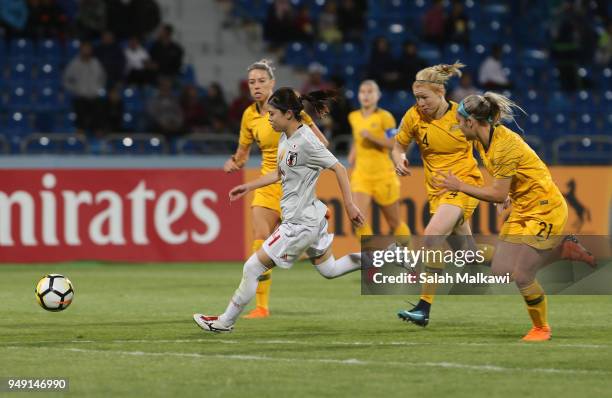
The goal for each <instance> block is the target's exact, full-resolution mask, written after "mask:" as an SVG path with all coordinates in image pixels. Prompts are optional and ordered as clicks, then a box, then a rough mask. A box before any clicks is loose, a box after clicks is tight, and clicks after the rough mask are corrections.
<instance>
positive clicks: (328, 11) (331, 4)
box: [318, 0, 342, 43]
mask: <svg viewBox="0 0 612 398" xmlns="http://www.w3.org/2000/svg"><path fill="white" fill-rule="evenodd" d="M318 31H319V40H321V41H324V42H326V43H339V42H341V41H342V32H341V31H340V29H339V27H338V5H337V4H336V2H335V1H333V0H328V1H327V2H325V6H324V7H323V11H321V14H319V24H318Z"/></svg>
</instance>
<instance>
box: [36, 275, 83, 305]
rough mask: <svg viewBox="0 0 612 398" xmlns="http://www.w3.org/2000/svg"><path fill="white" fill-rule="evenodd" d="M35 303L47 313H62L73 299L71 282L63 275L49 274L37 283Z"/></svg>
mask: <svg viewBox="0 0 612 398" xmlns="http://www.w3.org/2000/svg"><path fill="white" fill-rule="evenodd" d="M34 292H35V293H36V301H38V304H40V306H41V307H43V308H44V309H45V310H47V311H54V312H55V311H63V310H65V309H66V308H68V306H69V305H70V303H72V300H73V298H74V288H73V287H72V282H70V280H69V279H68V278H66V277H65V276H64V275H60V274H49V275H46V276H45V277H44V278H42V279H41V280H40V281H38V284H37V285H36V289H35V290H34Z"/></svg>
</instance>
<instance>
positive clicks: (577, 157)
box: [552, 135, 612, 165]
mask: <svg viewBox="0 0 612 398" xmlns="http://www.w3.org/2000/svg"><path fill="white" fill-rule="evenodd" d="M552 151H553V163H554V164H590V165H595V164H600V165H609V164H611V163H612V158H610V153H612V136H609V135H591V136H588V137H585V136H583V135H568V136H565V137H561V138H558V139H556V140H555V141H553V144H552Z"/></svg>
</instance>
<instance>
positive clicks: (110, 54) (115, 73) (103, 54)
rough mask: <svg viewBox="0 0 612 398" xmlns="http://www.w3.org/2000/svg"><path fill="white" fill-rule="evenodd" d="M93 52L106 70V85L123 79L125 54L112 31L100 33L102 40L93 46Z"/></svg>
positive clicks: (114, 83) (112, 84)
mask: <svg viewBox="0 0 612 398" xmlns="http://www.w3.org/2000/svg"><path fill="white" fill-rule="evenodd" d="M94 54H95V56H96V58H97V59H98V60H99V61H100V63H101V64H102V66H103V67H104V71H105V72H106V83H107V87H113V86H115V85H116V84H117V83H119V82H121V81H122V80H123V72H124V71H125V55H124V54H123V50H122V49H121V46H120V45H119V43H117V42H116V41H115V35H114V34H113V32H111V31H109V30H107V31H105V32H104V33H102V40H101V42H100V44H98V46H97V47H96V48H95V50H94Z"/></svg>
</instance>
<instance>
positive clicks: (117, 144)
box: [103, 134, 168, 155]
mask: <svg viewBox="0 0 612 398" xmlns="http://www.w3.org/2000/svg"><path fill="white" fill-rule="evenodd" d="M103 141H104V142H103V149H104V152H105V153H108V154H114V155H161V154H164V153H166V152H167V150H168V144H167V142H166V140H165V139H164V137H162V136H158V135H153V134H124V135H113V136H109V137H106V138H105V139H104V140H103Z"/></svg>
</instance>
